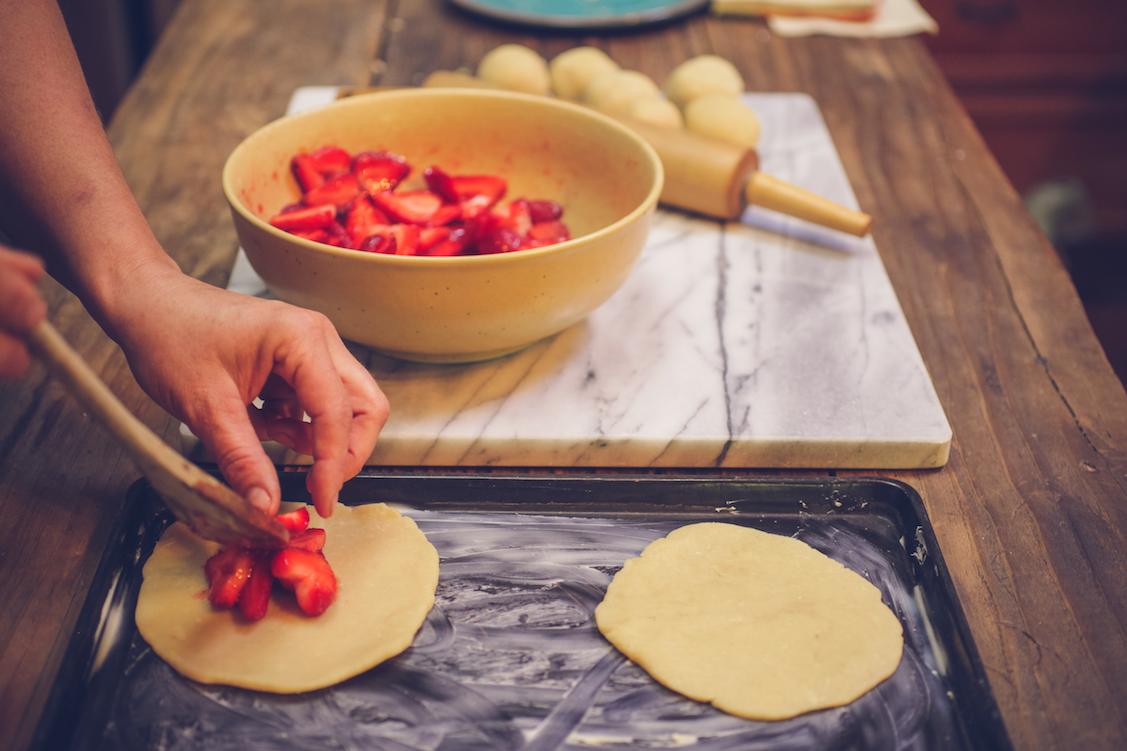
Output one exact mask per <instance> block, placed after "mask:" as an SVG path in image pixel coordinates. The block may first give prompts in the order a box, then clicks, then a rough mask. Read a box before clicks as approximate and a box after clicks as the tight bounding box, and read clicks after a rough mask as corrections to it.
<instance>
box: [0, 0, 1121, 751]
mask: <svg viewBox="0 0 1127 751" xmlns="http://www.w3.org/2000/svg"><path fill="white" fill-rule="evenodd" d="M513 41H515V42H522V43H525V44H529V45H532V46H534V47H536V48H538V49H540V50H541V52H543V53H544V54H545V55H552V54H555V53H557V52H559V51H561V50H563V49H566V48H567V47H570V46H573V45H574V44H576V43H581V42H582V43H593V44H597V45H598V46H601V47H603V48H604V49H606V50H607V51H608V52H609V53H610V54H611V55H612V56H613V57H615V59H617V60H618V61H619V62H620V63H621V64H622V65H624V66H626V67H632V68H636V69H638V70H641V71H643V72H645V73H647V74H649V75H651V76H654V77H655V78H658V79H659V80H660V79H662V78H663V77H664V76H665V75H666V74H667V73H668V72H669V70H670V69H671V68H672V67H673V65H675V64H676V63H677V62H679V61H680V60H682V59H684V58H686V57H688V56H690V55H693V54H697V53H702V52H709V51H711V52H715V53H717V54H720V55H724V56H725V57H728V58H729V59H731V60H733V62H735V63H736V65H737V67H739V68H740V70H741V71H742V73H743V75H744V77H745V78H746V80H747V83H748V88H749V89H750V90H759V91H805V92H808V93H810V94H811V95H813V96H814V98H815V99H816V100H817V102H818V104H819V105H820V107H821V108H822V112H823V114H824V116H825V118H826V121H827V123H828V125H829V128H830V131H831V133H832V134H833V138H834V141H835V144H836V145H837V148H838V150H839V151H840V153H841V156H842V160H843V162H844V164H845V167H846V170H847V172H848V174H849V177H850V180H851V181H852V184H853V188H854V190H855V191H856V193H857V196H858V198H859V200H860V203H861V207H862V209H863V210H865V211H867V212H869V213H871V214H873V216H874V217H875V218H876V223H875V225H874V235H875V238H876V242H877V245H878V247H879V248H880V249H881V254H882V258H883V260H884V264H885V266H886V268H887V269H888V273H889V275H890V277H891V278H892V281H893V284H894V286H895V288H896V290H897V293H898V295H899V297H900V300H901V303H902V305H903V308H904V311H905V314H906V315H907V317H908V321H909V324H910V325H911V328H912V331H913V333H914V335H915V337H916V339H917V341H918V343H919V346H920V349H921V351H922V353H923V356H924V360H925V362H926V363H927V365H928V368H929V370H930V372H931V375H932V378H933V380H934V381H935V385H936V388H937V390H938V392H939V397H940V399H941V401H942V402H943V405H944V407H945V409H946V411H947V415H948V417H949V419H950V421H951V424H952V427H953V430H954V434H955V437H954V443H953V447H952V452H951V461H950V463H949V464H948V466H947V467H945V468H944V469H941V470H935V471H927V472H900V473H892V474H891V476H893V477H896V478H897V479H900V480H903V481H905V482H908V483H909V484H911V485H913V486H914V487H916V488H917V489H918V490H919V491H920V493H921V494H922V496H923V498H924V502H925V504H926V506H927V509H928V513H929V514H930V516H931V519H932V521H933V523H934V526H935V529H936V533H937V535H938V538H939V541H940V545H941V546H942V548H943V552H944V555H945V557H946V559H947V561H948V564H949V566H950V568H951V571H952V575H953V577H954V579H955V584H956V587H957V589H958V593H959V596H960V599H961V601H962V603H963V606H964V609H965V611H966V613H967V616H968V618H969V620H970V623H971V626H972V629H973V632H974V637H975V641H976V643H977V645H978V648H979V651H980V652H981V655H982V657H983V660H984V661H985V663H986V666H987V670H988V674H989V678H990V682H991V685H992V688H993V690H994V693H995V695H996V696H997V698H998V701H999V704H1000V706H1001V709H1002V712H1003V715H1004V718H1005V721H1006V725H1007V727H1008V729H1009V732H1010V734H1011V737H1012V738H1013V740H1014V742H1015V744H1016V745H1017V746H1018V747H1019V748H1057V749H1072V748H1106V749H1113V748H1123V747H1127V679H1125V678H1124V676H1125V675H1127V585H1125V583H1124V582H1127V540H1125V533H1127V448H1125V441H1127V395H1125V393H1124V390H1123V387H1122V386H1121V385H1120V383H1119V382H1118V380H1117V379H1116V378H1115V376H1114V374H1113V373H1112V371H1111V368H1110V367H1109V365H1108V363H1107V361H1106V358H1105V357H1104V354H1103V352H1102V350H1101V349H1100V346H1099V344H1098V342H1097V341H1096V339H1095V337H1094V336H1093V334H1092V331H1091V328H1090V326H1089V325H1088V322H1087V319H1086V318H1085V316H1084V312H1083V309H1082V307H1081V305H1080V302H1079V300H1078V298H1077V296H1076V293H1075V290H1074V289H1073V287H1072V284H1071V282H1070V280H1069V278H1068V275H1067V273H1066V272H1065V270H1064V268H1063V267H1062V266H1061V264H1060V262H1059V261H1058V259H1057V256H1056V254H1055V253H1054V252H1053V250H1052V248H1050V247H1049V245H1048V244H1047V242H1046V241H1045V239H1044V237H1043V236H1042V235H1041V234H1040V232H1039V231H1038V230H1037V228H1036V225H1035V224H1034V222H1033V221H1032V219H1031V218H1030V217H1029V216H1028V214H1026V212H1025V210H1024V208H1023V207H1022V204H1021V201H1020V199H1019V197H1018V196H1017V195H1016V194H1015V192H1014V191H1013V189H1012V188H1011V187H1010V185H1009V183H1008V182H1007V181H1006V179H1005V177H1004V176H1003V175H1002V173H1001V172H1000V170H999V169H998V166H997V164H996V163H995V162H994V160H993V158H992V157H991V156H990V154H989V153H988V151H987V150H986V148H985V147H984V145H983V143H982V140H981V138H980V137H979V135H978V134H977V132H976V131H975V129H974V127H973V125H972V124H971V123H970V121H969V120H968V118H967V116H966V115H965V113H964V112H963V110H962V109H961V108H960V107H959V105H958V103H957V101H956V100H955V98H954V97H953V95H952V93H951V91H950V88H949V87H948V85H947V83H946V82H945V81H944V80H943V78H942V77H941V75H940V74H939V73H938V71H937V68H936V67H935V65H934V64H933V62H932V60H931V59H930V57H929V56H928V54H927V53H926V52H925V51H924V49H923V47H922V46H921V45H920V44H919V43H918V42H917V41H915V40H909V39H899V40H887V41H867V40H838V39H829V38H810V39H785V40H784V39H781V38H776V37H773V36H772V35H771V34H770V33H769V32H768V31H766V29H765V27H764V26H763V25H762V24H760V23H758V22H755V21H749V20H733V19H723V20H718V19H713V18H710V17H708V16H706V15H698V16H695V17H693V18H691V19H688V20H686V21H684V22H680V23H675V24H669V25H664V26H659V27H651V28H645V29H635V30H630V31H628V32H621V33H616V34H613V35H594V36H584V37H577V36H569V35H565V34H558V33H557V34H547V35H537V34H534V33H530V32H529V31H527V30H524V29H520V28H515V27H503V26H496V25H492V24H488V23H486V22H483V21H480V20H478V19H476V18H474V17H472V16H468V15H465V14H462V13H460V12H457V11H454V10H451V9H450V8H449V6H448V5H446V4H445V3H441V2H437V1H427V2H423V1H421V0H420V1H413V2H408V1H407V0H399V2H378V1H376V0H336V1H334V2H332V3H305V2H301V1H300V0H274V1H273V2H247V3H227V2H223V1H222V0H194V1H193V2H185V3H183V4H182V5H181V8H180V10H179V11H178V13H177V15H176V17H175V19H174V21H173V22H172V24H171V26H170V27H169V29H168V31H167V32H166V33H165V35H164V37H163V38H162V39H161V41H160V43H159V45H158V48H157V50H156V52H155V54H154V56H153V58H152V59H151V60H150V61H149V63H148V65H147V66H146V68H145V70H144V72H143V74H142V76H141V78H140V80H139V81H138V82H137V83H136V85H135V86H134V87H133V89H132V90H131V92H130V94H129V95H128V97H127V99H126V100H125V102H124V103H123V105H122V106H121V107H120V109H119V110H118V112H117V114H116V116H115V118H114V120H113V123H112V125H111V127H110V135H111V138H112V140H113V143H114V146H115V148H116V149H117V153H118V156H119V159H120V160H121V162H122V166H123V168H124V169H125V173H126V176H127V177H128V179H129V181H130V184H131V185H132V186H133V188H134V190H135V191H136V193H137V195H138V198H139V200H140V202H141V205H142V207H143V208H144V209H145V212H146V214H147V216H148V217H149V219H150V221H151V222H152V224H153V227H154V229H155V230H156V233H157V236H158V237H159V238H160V239H161V240H162V242H164V243H165V246H166V247H167V248H168V250H169V252H171V253H172V254H173V255H174V256H175V257H176V259H177V260H178V261H179V263H180V264H181V266H182V267H183V268H184V269H185V270H186V271H188V272H189V273H191V274H194V275H196V276H199V277H201V278H203V279H206V280H207V281H209V282H212V283H215V284H222V283H223V282H224V280H225V278H226V275H227V273H228V270H229V268H230V264H231V261H232V259H233V254H234V251H235V245H236V243H235V236H234V231H233V228H232V225H231V221H230V219H229V216H228V210H227V207H226V204H225V202H224V200H223V196H222V194H221V191H220V188H219V173H220V168H221V166H222V164H223V161H224V159H225V158H226V155H227V153H228V152H229V151H230V149H231V148H232V147H233V146H234V145H235V144H236V143H237V142H238V141H239V140H240V139H241V138H242V137H243V136H245V135H246V134H248V133H250V132H251V131H253V130H254V129H256V128H257V127H259V126H260V125H262V124H264V123H265V122H267V121H269V120H271V119H273V118H275V117H277V116H279V115H280V114H281V113H282V112H283V110H284V108H285V104H286V101H287V99H288V97H289V95H290V93H291V92H292V91H293V89H294V88H295V87H297V86H301V85H306V84H352V85H364V84H396V85H401V84H409V83H417V82H419V81H420V80H421V79H422V77H423V76H424V75H425V74H426V73H427V72H429V71H431V70H434V69H437V68H457V67H459V66H463V65H469V66H472V65H473V64H474V63H475V62H476V61H477V60H478V59H479V58H480V57H481V55H482V54H483V53H484V52H485V51H486V50H488V49H490V48H491V47H492V46H494V45H496V44H499V43H502V42H513ZM47 295H48V298H49V300H50V303H51V318H52V321H54V322H55V324H56V325H57V326H58V327H59V328H60V329H61V330H62V331H63V333H64V335H65V336H66V337H67V338H68V339H69V340H70V341H71V342H72V343H73V344H74V345H75V346H76V348H77V349H78V350H79V351H80V352H81V353H82V354H83V356H84V357H86V359H87V360H88V361H89V362H90V363H91V364H92V365H93V366H94V367H95V369H97V370H98V372H99V373H100V375H101V376H102V377H103V378H104V379H105V380H106V381H107V382H108V383H110V385H111V387H112V388H113V389H114V390H115V391H116V393H117V394H118V395H119V396H121V397H122V399H123V400H124V401H125V402H126V404H127V405H129V406H130V407H131V408H132V409H134V410H135V411H136V412H137V414H138V415H139V416H141V418H142V419H143V420H144V421H146V422H147V423H148V424H149V425H150V426H152V427H153V428H154V429H155V430H157V432H158V433H161V434H162V435H164V436H165V437H167V438H168V439H169V440H175V435H176V431H175V422H174V421H173V420H172V419H171V418H169V417H168V416H167V415H165V414H163V413H161V412H160V410H159V409H158V408H156V407H155V406H154V405H153V404H152V403H151V402H149V401H148V400H147V399H146V397H145V396H144V395H143V394H142V393H141V392H140V391H139V389H138V388H137V386H136V385H135V384H134V383H133V381H132V378H131V376H130V374H129V370H128V367H127V365H126V364H125V362H124V360H123V358H122V357H121V355H120V353H119V352H118V351H117V349H116V348H115V347H114V346H113V344H112V343H111V342H110V341H109V340H108V339H107V338H106V337H105V336H104V335H103V334H102V333H101V332H100V331H99V330H98V328H97V326H96V325H95V324H94V323H93V322H92V321H90V320H89V318H87V317H86V315H85V313H84V311H83V310H82V308H81V306H80V305H79V304H78V303H77V301H75V300H74V298H72V297H70V296H69V295H67V294H66V293H65V292H63V291H61V290H60V289H59V288H57V287H55V286H50V287H49V288H48V289H47ZM760 474H767V473H760ZM814 474H816V473H814ZM137 475H138V473H137V470H136V469H135V468H134V467H133V466H131V465H130V464H129V462H128V460H127V459H126V457H125V456H124V455H123V453H122V452H121V451H120V450H119V449H117V448H116V447H114V446H113V445H111V444H110V443H109V442H108V441H107V440H106V438H105V436H104V435H102V434H101V433H100V432H99V431H98V429H97V428H96V427H95V426H93V425H92V424H91V423H90V421H89V419H88V418H87V417H86V416H84V415H83V414H82V412H81V411H80V410H79V409H78V408H77V407H76V406H75V404H74V403H73V402H71V401H70V400H68V398H67V397H66V396H65V395H64V393H63V392H62V390H61V389H60V387H59V386H58V384H55V383H53V382H50V381H48V380H46V379H45V378H44V375H43V372H42V370H41V369H40V370H37V371H36V372H35V374H34V375H33V376H32V377H31V378H28V379H26V380H24V381H22V382H20V383H14V384H4V385H2V386H0V518H2V519H4V521H5V523H4V524H3V525H0V603H3V604H4V607H3V608H0V729H2V732H0V748H13V749H22V748H25V747H26V746H27V744H28V742H29V740H30V735H31V733H32V731H33V730H34V727H35V723H36V722H37V720H38V716H39V713H40V712H41V710H42V704H43V701H44V699H45V696H46V693H47V691H48V690H49V688H50V685H51V683H52V681H53V680H54V677H55V672H56V670H57V668H58V662H59V659H60V657H61V653H62V649H63V648H64V647H65V645H66V643H67V640H68V639H69V637H70V635H71V630H72V629H73V627H74V620H75V617H76V616H77V612H78V608H79V607H80V605H81V603H82V598H83V596H84V593H85V590H86V588H87V586H88V585H89V581H90V578H91V576H92V574H93V568H94V566H95V564H96V562H97V560H98V559H99V557H100V555H101V553H102V550H103V547H104V545H105V542H106V537H107V534H108V531H109V527H110V525H111V523H112V521H113V519H114V517H115V515H116V514H117V513H118V511H119V510H120V507H121V504H122V501H123V499H124V491H125V489H126V487H127V485H128V484H129V483H130V482H131V481H132V480H133V479H135V478H136V477H137Z"/></svg>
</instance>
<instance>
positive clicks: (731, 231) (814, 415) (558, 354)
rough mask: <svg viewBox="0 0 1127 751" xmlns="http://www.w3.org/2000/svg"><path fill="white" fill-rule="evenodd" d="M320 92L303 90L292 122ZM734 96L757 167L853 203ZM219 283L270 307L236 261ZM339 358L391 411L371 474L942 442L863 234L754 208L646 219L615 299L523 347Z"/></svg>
mask: <svg viewBox="0 0 1127 751" xmlns="http://www.w3.org/2000/svg"><path fill="white" fill-rule="evenodd" d="M334 96H335V89H334V88H332V87H309V88H305V89H299V90H298V91H297V92H296V93H295V95H294V99H293V101H292V102H291V106H290V112H297V111H301V110H306V109H310V108H313V107H318V106H322V105H323V104H325V103H327V102H329V101H331V100H332V98H333V97H334ZM747 101H748V102H749V103H750V104H751V106H752V107H753V108H754V109H755V110H756V111H757V112H758V113H759V116H760V118H761V120H762V123H763V141H762V144H761V146H760V158H761V165H762V168H763V170H764V171H765V172H768V173H770V174H773V175H776V176H778V177H781V178H783V179H785V180H789V181H791V182H794V183H797V184H799V185H802V186H804V187H806V188H809V189H811V190H814V191H816V192H818V193H821V194H823V195H825V196H827V197H829V198H832V199H834V200H836V201H838V202H840V203H843V204H846V205H848V206H854V207H855V206H856V199H855V198H854V196H853V192H852V190H851V188H850V186H849V183H848V181H847V179H846V177H845V173H844V170H843V169H842V167H841V163H840V161H839V160H838V157H837V153H836V151H835V150H834V147H833V142H832V140H831V138H830V135H829V132H828V131H827V130H826V127H825V124H824V123H823V121H822V118H821V114H820V113H819V111H818V108H817V105H816V104H815V103H814V101H813V100H812V99H811V98H810V97H808V96H806V95H804V94H749V95H747ZM875 213H876V221H877V222H879V221H880V212H879V209H878V210H877V211H876V212H875ZM229 286H230V287H231V288H232V289H235V290H238V291H241V292H246V293H248V294H262V295H266V294H268V293H267V291H266V290H265V288H264V286H263V284H262V282H261V280H260V279H259V278H258V276H257V275H256V274H255V273H254V270H253V269H252V268H251V267H250V265H249V264H248V263H247V261H246V257H245V256H244V255H243V254H242V252H241V251H240V252H239V257H238V260H237V262H236V265H235V269H234V271H233V272H232V276H231V280H230V283H229ZM354 351H356V352H357V353H358V355H359V356H360V357H361V358H362V360H366V361H367V362H368V364H369V365H370V367H371V370H372V372H373V373H374V374H375V376H376V378H377V379H378V381H379V383H380V385H381V386H382V387H383V389H384V391H385V393H386V394H387V396H388V398H389V399H390V401H391V404H392V414H391V419H390V420H389V422H388V424H387V427H386V428H385V429H384V432H383V434H382V436H381V438H380V442H379V445H378V446H377V448H376V451H375V453H374V454H373V456H372V460H371V462H372V463H373V464H380V465H440V466H443V465H445V466H451V465H468V466H483V465H498V466H616V467H651V466H654V467H657V466H660V467H714V466H724V467H825V468H830V467H840V468H846V467H860V468H874V469H881V468H883V469H891V468H919V467H936V466H941V465H943V464H944V463H945V462H946V461H947V455H948V450H949V446H950V441H951V429H950V426H949V425H948V423H947V419H946V417H945V416H944V413H943V408H942V407H941V405H940V403H939V399H938V397H937V396H936V393H935V389H934V387H933V386H932V383H931V380H930V378H929V377H928V374H927V371H926V369H925V368H924V364H923V361H922V359H921V357H920V354H919V350H918V349H917V347H916V343H915V341H914V340H913V338H912V334H911V332H910V331H909V329H908V325H907V322H906V321H905V319H904V314H903V312H902V311H901V309H900V304H899V303H898V301H897V299H896V295H895V293H894V291H893V289H892V285H891V284H890V282H889V280H888V276H887V274H886V273H885V270H884V267H883V265H882V264H881V260H880V256H879V255H878V253H877V250H876V247H875V246H874V244H873V242H872V240H871V239H868V238H867V239H864V240H858V239H855V238H852V237H848V236H845V235H841V234H838V233H834V232H831V231H828V230H822V229H819V228H817V227H812V226H810V225H806V224H803V223H802V222H799V221H797V220H791V219H788V218H786V217H782V216H779V215H777V214H771V213H770V212H766V211H760V210H757V209H754V208H753V209H749V210H748V211H747V212H746V214H745V215H744V217H743V221H742V222H741V223H728V224H721V223H717V222H712V221H705V220H702V219H698V218H694V217H689V216H687V215H685V214H682V213H678V212H673V211H659V212H658V214H657V217H656V220H655V223H654V228H653V231H652V233H651V236H650V239H649V242H648V244H647V246H646V249H645V251H644V252H643V254H642V257H641V259H640V260H639V262H638V265H637V266H636V267H635V269H634V271H633V272H632V273H631V275H630V278H629V279H628V280H627V282H626V283H625V285H624V286H623V287H622V288H621V289H620V290H619V291H618V292H617V293H616V294H615V295H614V296H613V297H612V298H611V299H610V300H609V301H607V302H606V303H604V304H603V305H602V307H600V308H599V309H598V310H596V311H595V312H594V313H593V314H592V315H591V316H590V317H589V318H588V319H587V320H586V321H583V322H581V323H579V324H577V325H575V326H573V327H572V328H570V329H568V330H566V331H564V332H562V333H561V334H558V335H557V336H555V337H552V338H551V339H548V340H546V341H543V342H540V343H539V344H536V345H534V346H532V347H531V348H529V349H526V350H524V351H523V352H519V353H516V354H514V355H510V356H508V357H504V358H501V359H498V360H494V361H490V362H484V363H477V364H471V365H456V366H451V365H421V364H415V363H404V362H399V361H395V360H392V359H389V358H386V357H383V356H380V355H375V354H373V353H370V352H367V351H365V350H359V349H358V348H354ZM278 458H280V459H282V460H284V461H300V458H298V457H278Z"/></svg>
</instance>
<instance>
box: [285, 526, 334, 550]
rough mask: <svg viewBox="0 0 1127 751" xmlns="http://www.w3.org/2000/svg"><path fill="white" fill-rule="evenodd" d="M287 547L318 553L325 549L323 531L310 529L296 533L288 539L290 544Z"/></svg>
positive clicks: (314, 528)
mask: <svg viewBox="0 0 1127 751" xmlns="http://www.w3.org/2000/svg"><path fill="white" fill-rule="evenodd" d="M287 547H291V548H300V549H301V550H308V551H309V552H310V553H320V552H321V551H322V550H323V549H324V548H325V530H323V529H318V528H317V527H311V528H309V529H306V530H303V531H301V532H298V533H297V534H296V535H293V536H291V537H290V544H289V545H288V546H287Z"/></svg>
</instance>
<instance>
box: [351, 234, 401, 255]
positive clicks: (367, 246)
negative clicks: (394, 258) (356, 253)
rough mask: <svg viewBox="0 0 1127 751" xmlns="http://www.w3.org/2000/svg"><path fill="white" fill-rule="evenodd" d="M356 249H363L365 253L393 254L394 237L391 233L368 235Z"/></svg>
mask: <svg viewBox="0 0 1127 751" xmlns="http://www.w3.org/2000/svg"><path fill="white" fill-rule="evenodd" d="M357 250H363V251H365V252H367V253H386V254H388V255H395V238H394V237H392V236H391V235H370V236H369V237H368V238H366V239H365V240H364V242H362V243H360V247H359V248H357Z"/></svg>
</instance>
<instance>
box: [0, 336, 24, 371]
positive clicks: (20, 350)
mask: <svg viewBox="0 0 1127 751" xmlns="http://www.w3.org/2000/svg"><path fill="white" fill-rule="evenodd" d="M30 368H31V355H30V354H29V353H28V351H27V345H26V344H24V342H23V340H22V339H18V338H17V337H15V336H13V335H12V334H8V333H5V332H4V331H0V378H23V377H24V376H25V375H27V371H28V370H29V369H30Z"/></svg>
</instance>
